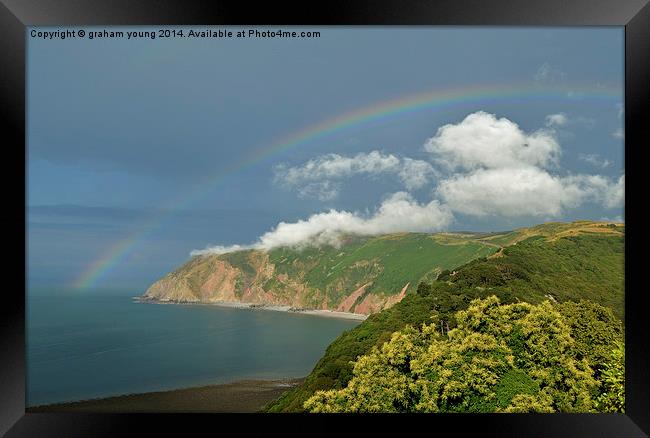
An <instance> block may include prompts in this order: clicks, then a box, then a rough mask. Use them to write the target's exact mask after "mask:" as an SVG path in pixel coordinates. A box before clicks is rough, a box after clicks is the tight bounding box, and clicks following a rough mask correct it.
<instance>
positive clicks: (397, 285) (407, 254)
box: [269, 233, 496, 304]
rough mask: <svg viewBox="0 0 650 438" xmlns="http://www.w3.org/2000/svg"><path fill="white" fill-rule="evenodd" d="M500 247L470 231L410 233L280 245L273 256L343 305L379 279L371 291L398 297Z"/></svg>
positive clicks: (291, 272) (291, 273)
mask: <svg viewBox="0 0 650 438" xmlns="http://www.w3.org/2000/svg"><path fill="white" fill-rule="evenodd" d="M495 250H496V249H495V248H494V247H492V246H490V245H487V244H484V243H482V242H477V241H475V240H473V239H472V236H469V235H468V236H466V237H464V238H463V239H458V242H454V243H453V244H449V243H441V242H438V241H437V240H436V238H434V237H432V235H430V234H417V233H410V234H400V235H387V236H380V237H373V238H366V239H354V240H352V241H350V242H348V243H347V244H346V245H344V246H342V247H341V248H334V247H319V248H306V249H303V250H301V251H296V250H294V249H287V248H282V249H276V250H273V251H271V252H270V254H269V259H270V261H271V262H272V263H274V264H275V266H276V272H278V273H285V274H287V275H289V277H292V278H295V279H300V280H302V281H304V282H305V283H306V284H307V286H309V288H310V289H313V290H317V291H320V293H323V292H324V293H325V294H326V295H327V297H328V301H329V302H330V303H335V304H337V303H339V302H340V301H341V300H342V299H343V298H345V296H347V294H349V293H350V292H352V291H354V290H355V289H357V288H358V287H360V286H362V285H363V284H365V283H367V282H368V281H369V280H372V281H373V283H372V285H371V286H370V287H369V288H368V289H367V291H366V292H367V293H375V294H379V295H384V296H385V295H392V294H395V293H398V292H399V291H400V290H401V289H402V288H403V287H404V285H405V284H406V283H410V284H411V285H416V284H417V282H418V281H419V280H420V279H422V278H423V277H424V276H426V275H427V274H431V275H437V273H439V272H440V271H442V270H444V269H450V268H453V267H455V266H459V265H461V264H463V263H466V262H467V261H469V260H472V259H475V258H477V257H483V256H486V255H489V254H491V253H493V252H494V251H495ZM319 295H320V294H319ZM321 300H322V298H321Z"/></svg>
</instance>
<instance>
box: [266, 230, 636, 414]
mask: <svg viewBox="0 0 650 438" xmlns="http://www.w3.org/2000/svg"><path fill="white" fill-rule="evenodd" d="M482 238H483V239H485V240H488V241H492V242H494V243H495V244H512V245H511V246H509V247H506V248H505V249H504V250H503V252H502V253H501V256H500V257H491V258H488V259H481V260H475V261H472V262H469V263H468V264H467V265H465V266H463V267H462V268H459V269H458V270H457V272H456V273H455V274H453V273H449V272H443V273H442V274H441V276H440V279H439V280H438V281H434V282H433V283H431V284H429V283H425V284H424V285H423V286H421V287H419V288H418V290H419V291H418V294H410V295H407V296H406V297H405V298H404V300H402V302H401V303H398V304H396V305H395V306H393V307H392V308H390V309H387V310H384V311H382V312H380V313H378V314H375V315H371V316H370V317H369V318H368V319H367V320H366V321H364V322H363V323H362V324H360V325H359V326H357V327H355V328H354V329H352V330H349V331H346V332H344V333H343V334H342V335H341V336H339V338H337V339H336V340H335V341H334V342H333V343H332V344H330V346H329V347H328V348H327V350H326V352H325V355H324V356H323V358H322V359H321V360H320V361H319V362H318V363H317V364H316V366H315V367H314V370H313V371H312V373H311V374H310V375H309V376H308V377H307V379H306V380H305V382H304V383H303V384H302V385H301V386H299V387H297V388H294V389H293V390H291V391H289V392H287V393H285V394H284V395H283V396H282V397H280V398H279V399H278V400H276V401H275V402H273V403H271V404H270V405H269V406H268V407H267V410H268V411H271V412H282V411H301V410H302V404H303V403H304V401H305V400H306V399H307V398H309V397H310V396H311V395H312V394H313V393H314V392H315V391H317V390H319V389H331V388H342V387H344V386H345V385H346V384H347V382H348V381H349V379H350V377H351V371H352V366H351V364H350V361H353V360H355V359H356V358H357V357H358V356H359V355H361V354H365V353H367V352H369V351H370V349H371V348H372V347H373V346H375V345H381V344H382V343H384V342H385V341H387V340H388V339H389V338H390V335H391V333H393V332H394V331H397V330H400V329H402V328H403V327H404V326H405V325H407V324H411V325H416V326H417V325H420V324H422V323H424V322H431V315H432V314H435V315H437V316H438V318H439V319H442V320H445V321H448V322H449V323H450V326H453V318H452V317H451V315H452V314H453V313H454V312H455V311H456V310H459V309H462V308H465V307H466V306H467V305H468V304H469V302H470V301H471V300H472V299H474V298H477V297H485V296H488V295H493V294H494V295H497V296H499V298H500V299H501V300H502V302H505V303H507V302H514V301H516V300H523V301H528V302H531V303H538V302H540V301H543V300H544V299H546V298H547V297H548V296H551V297H553V298H554V299H556V300H557V301H565V300H577V299H579V298H585V299H589V300H592V301H595V302H597V303H599V304H602V305H605V306H608V307H610V308H612V310H613V311H614V313H615V314H616V315H617V316H618V317H620V318H622V317H623V241H624V227H608V228H604V227H594V226H592V224H591V223H587V222H580V223H573V224H556V223H554V224H548V225H542V226H538V227H533V228H529V229H522V230H516V231H514V232H512V233H502V234H499V235H493V236H484V237H482ZM497 242H498V243H497Z"/></svg>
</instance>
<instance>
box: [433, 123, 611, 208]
mask: <svg viewBox="0 0 650 438" xmlns="http://www.w3.org/2000/svg"><path fill="white" fill-rule="evenodd" d="M424 148H425V149H426V150H427V151H429V152H431V153H432V154H433V156H434V160H435V161H436V162H438V163H440V164H442V165H444V166H445V167H447V168H448V169H450V170H456V169H460V170H456V172H455V173H453V174H450V175H449V176H448V177H447V178H441V179H440V180H439V183H438V187H437V188H436V190H435V192H434V193H435V196H436V197H438V198H439V199H440V200H441V201H443V202H444V203H446V204H447V205H448V206H449V208H451V210H452V211H454V212H458V213H464V214H467V215H473V216H502V217H517V216H544V217H548V216H560V215H561V214H563V213H564V212H565V211H566V210H567V209H570V208H575V207H578V206H579V205H581V204H583V203H584V202H588V201H591V202H599V203H601V204H602V205H604V206H606V207H607V208H610V207H609V205H614V204H616V202H618V201H615V200H616V199H619V198H620V196H619V195H618V193H619V191H620V190H619V189H618V188H617V187H619V185H620V184H619V183H614V182H612V181H611V180H610V179H608V178H605V177H602V176H599V175H574V176H565V177H562V176H559V175H553V174H552V173H551V171H550V169H551V168H553V165H557V164H558V159H559V156H560V154H561V148H560V145H559V143H558V142H557V140H556V138H555V136H554V131H545V130H540V131H535V132H533V133H529V134H528V133H525V132H523V131H522V130H521V129H520V128H519V126H517V124H515V123H513V122H512V121H510V120H508V119H506V118H501V119H497V117H496V116H494V115H493V114H488V113H485V112H482V111H479V112H476V113H473V114H470V115H468V116H467V117H465V119H464V120H462V121H461V122H459V123H457V124H448V125H445V126H443V127H441V128H440V129H438V132H437V133H436V135H435V136H434V137H432V138H430V139H429V140H428V141H427V142H426V143H425V145H424ZM592 158H593V157H592ZM599 163H600V164H601V165H602V164H603V162H602V161H600V162H599ZM617 190H618V191H617Z"/></svg>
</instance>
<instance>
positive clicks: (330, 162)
mask: <svg viewBox="0 0 650 438" xmlns="http://www.w3.org/2000/svg"><path fill="white" fill-rule="evenodd" d="M380 174H394V175H396V176H397V177H398V178H399V179H400V181H401V182H402V184H404V186H405V187H406V188H407V189H408V190H414V189H419V188H421V187H423V186H424V185H426V184H427V183H428V182H429V180H430V179H431V178H432V176H433V175H434V174H435V172H434V169H433V167H431V164H429V163H427V162H426V161H421V160H414V159H411V158H399V157H396V156H395V155H393V154H382V153H381V152H379V151H372V152H369V153H359V154H357V155H354V156H352V157H345V156H342V155H338V154H327V155H322V156H320V157H317V158H314V159H311V160H309V161H307V162H306V163H305V164H303V165H301V166H296V167H289V166H287V165H279V166H277V167H276V168H275V176H274V182H276V183H278V184H281V185H283V186H285V187H289V188H297V189H298V191H299V194H301V196H303V197H308V196H312V197H318V198H319V199H323V197H324V198H325V199H334V198H335V197H336V196H337V195H338V186H336V189H334V187H335V186H334V184H333V183H332V182H331V180H333V179H341V178H348V177H351V176H353V175H367V176H370V177H376V176H378V175H380ZM310 183H311V184H310ZM323 194H324V196H323Z"/></svg>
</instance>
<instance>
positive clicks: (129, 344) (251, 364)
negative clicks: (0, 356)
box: [26, 291, 360, 407]
mask: <svg viewBox="0 0 650 438" xmlns="http://www.w3.org/2000/svg"><path fill="white" fill-rule="evenodd" d="M133 295H135V294H125V293H121V294H116V293H108V292H106V291H101V292H93V291H85V292H84V293H83V294H78V293H77V294H73V293H69V294H65V293H63V294H62V293H49V294H48V293H39V294H33V293H28V296H27V301H26V304H27V313H26V319H27V320H26V326H27V327H26V328H27V336H26V340H27V382H26V383H27V394H26V395H27V402H26V404H27V406H28V407H29V406H38V405H44V404H51V403H58V402H68V401H74V400H87V399H92V398H100V397H108V396H114V395H121V394H132V393H141V392H149V391H161V390H170V389H179V388H187V387H192V386H202V385H209V384H218V383H228V382H233V381H236V380H241V379H279V378H292V377H304V376H306V375H308V374H309V372H310V371H311V370H312V369H313V367H314V366H315V365H316V363H317V362H318V360H319V359H320V358H321V357H322V356H323V354H324V352H325V349H326V348H327V346H328V345H329V344H330V343H331V342H332V341H333V340H334V339H336V338H337V337H338V336H339V335H340V334H341V333H343V332H344V331H346V330H350V329H352V328H354V327H355V326H356V325H358V324H359V323H360V321H358V320H349V319H341V318H331V317H323V316H317V315H302V314H296V313H289V312H276V311H269V310H264V309H238V308H227V307H220V306H215V305H201V304H152V303H138V302H135V301H134V299H133Z"/></svg>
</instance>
